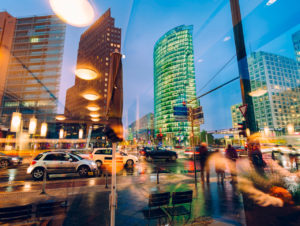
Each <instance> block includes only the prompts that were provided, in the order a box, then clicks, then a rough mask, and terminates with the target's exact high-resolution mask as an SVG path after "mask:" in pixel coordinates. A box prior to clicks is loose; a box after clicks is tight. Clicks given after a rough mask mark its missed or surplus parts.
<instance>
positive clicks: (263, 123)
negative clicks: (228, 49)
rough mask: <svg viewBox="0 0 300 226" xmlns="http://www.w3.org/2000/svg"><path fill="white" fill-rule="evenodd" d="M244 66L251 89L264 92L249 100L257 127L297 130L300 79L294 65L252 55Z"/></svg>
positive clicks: (269, 56) (279, 58) (260, 54)
mask: <svg viewBox="0 0 300 226" xmlns="http://www.w3.org/2000/svg"><path fill="white" fill-rule="evenodd" d="M248 63H249V73H250V80H251V90H253V91H254V90H258V89H266V90H267V92H266V93H265V94H264V95H261V96H259V97H253V103H254V109H255V120H256V123H257V125H258V128H259V129H260V130H263V128H264V127H269V128H272V129H276V130H278V129H279V130H282V129H285V128H286V127H287V125H289V124H293V125H294V126H295V128H298V127H299V125H300V124H299V123H300V121H299V119H300V108H299V107H300V106H299V103H300V92H299V84H300V76H299V71H298V65H297V62H296V61H295V60H293V59H290V58H287V57H284V56H280V55H276V54H272V53H267V52H255V53H252V54H251V55H250V57H249V58H248Z"/></svg>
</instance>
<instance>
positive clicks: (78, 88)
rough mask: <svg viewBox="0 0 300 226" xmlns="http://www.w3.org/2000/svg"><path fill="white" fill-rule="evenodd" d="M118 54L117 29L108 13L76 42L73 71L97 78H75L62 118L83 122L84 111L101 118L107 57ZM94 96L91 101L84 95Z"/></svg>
mask: <svg viewBox="0 0 300 226" xmlns="http://www.w3.org/2000/svg"><path fill="white" fill-rule="evenodd" d="M114 51H118V52H120V51H121V29H120V28H116V27H115V19H114V18H112V17H111V11H110V9H108V10H107V11H106V12H105V13H104V14H103V15H102V16H101V17H100V18H99V19H98V20H97V21H96V22H95V23H94V24H93V25H91V26H90V27H89V28H88V29H87V30H86V31H85V32H84V33H83V34H82V35H81V38H80V42H79V49H78V56H77V69H90V70H92V71H94V72H96V74H97V78H96V79H94V80H83V79H81V78H78V77H76V78H75V85H74V86H72V87H71V88H69V89H68V90H67V94H66V105H65V106H66V107H65V114H66V115H69V116H70V117H72V118H81V119H83V118H86V117H88V115H89V113H90V111H89V110H88V108H89V107H90V109H92V110H94V111H96V112H97V114H100V116H104V113H105V112H106V104H107V92H108V82H109V78H108V76H109V68H110V54H111V53H112V52H114ZM89 93H91V94H95V95H96V96H97V95H98V97H97V98H98V99H96V100H94V101H91V100H87V99H85V98H84V97H83V95H84V94H89Z"/></svg>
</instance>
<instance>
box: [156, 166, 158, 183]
mask: <svg viewBox="0 0 300 226" xmlns="http://www.w3.org/2000/svg"><path fill="white" fill-rule="evenodd" d="M156 183H157V184H159V168H158V166H157V167H156Z"/></svg>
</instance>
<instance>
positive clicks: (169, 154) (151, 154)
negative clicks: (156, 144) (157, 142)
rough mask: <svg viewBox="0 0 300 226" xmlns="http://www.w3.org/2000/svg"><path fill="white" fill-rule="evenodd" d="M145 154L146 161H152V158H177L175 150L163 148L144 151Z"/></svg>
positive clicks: (171, 159)
mask: <svg viewBox="0 0 300 226" xmlns="http://www.w3.org/2000/svg"><path fill="white" fill-rule="evenodd" d="M145 156H146V160H147V161H152V160H154V159H165V160H170V161H176V159H177V158H178V156H177V153H176V152H175V151H168V150H164V149H157V150H150V151H146V153H145Z"/></svg>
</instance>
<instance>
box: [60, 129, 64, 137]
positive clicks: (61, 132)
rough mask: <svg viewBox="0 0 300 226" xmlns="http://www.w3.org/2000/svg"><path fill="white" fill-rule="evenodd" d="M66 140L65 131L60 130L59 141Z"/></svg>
mask: <svg viewBox="0 0 300 226" xmlns="http://www.w3.org/2000/svg"><path fill="white" fill-rule="evenodd" d="M62 138H64V129H60V130H59V139H62Z"/></svg>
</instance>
